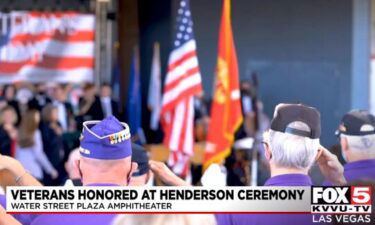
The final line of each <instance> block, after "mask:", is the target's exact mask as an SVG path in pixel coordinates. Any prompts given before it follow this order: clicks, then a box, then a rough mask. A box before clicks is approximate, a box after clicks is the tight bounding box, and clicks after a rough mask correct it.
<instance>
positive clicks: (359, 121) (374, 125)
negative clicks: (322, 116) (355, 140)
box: [336, 109, 375, 136]
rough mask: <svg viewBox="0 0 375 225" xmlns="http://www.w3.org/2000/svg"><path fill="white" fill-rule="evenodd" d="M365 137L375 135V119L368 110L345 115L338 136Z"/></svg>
mask: <svg viewBox="0 0 375 225" xmlns="http://www.w3.org/2000/svg"><path fill="white" fill-rule="evenodd" d="M340 134H346V135H352V136H364V135H369V134H375V117H374V115H372V114H371V113H369V112H368V111H367V110H358V109H356V110H352V111H350V112H348V113H347V114H345V115H344V117H343V118H342V120H341V123H340V126H339V129H338V130H337V131H336V135H340Z"/></svg>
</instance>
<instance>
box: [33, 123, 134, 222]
mask: <svg viewBox="0 0 375 225" xmlns="http://www.w3.org/2000/svg"><path fill="white" fill-rule="evenodd" d="M80 154H81V158H80V160H79V161H78V162H77V169H78V170H79V171H80V173H81V180H82V183H83V185H84V186H127V185H128V184H129V181H130V178H131V176H132V173H133V172H134V171H135V170H136V169H137V164H136V163H132V162H131V155H132V148H131V140H130V130H129V127H128V125H127V124H125V123H121V122H119V121H118V120H117V119H116V118H115V117H113V116H110V117H107V118H106V119H104V120H103V121H86V122H84V123H83V131H82V136H81V145H80ZM114 217H115V215H112V214H93V215H80V214H78V215H67V214H66V215H59V214H55V215H40V216H38V217H37V218H36V219H35V220H34V221H33V223H32V225H46V224H54V225H66V224H85V225H91V224H92V225H94V224H95V225H96V224H103V225H106V224H110V223H111V221H112V220H113V219H114Z"/></svg>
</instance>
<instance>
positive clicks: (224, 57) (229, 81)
mask: <svg viewBox="0 0 375 225" xmlns="http://www.w3.org/2000/svg"><path fill="white" fill-rule="evenodd" d="M219 35H220V36H219V53H218V61H217V68H216V69H217V71H216V81H215V92H214V96H213V101H212V106H211V120H210V125H209V129H208V135H207V145H206V153H205V157H204V164H203V168H207V167H208V166H209V165H210V164H211V163H219V162H221V161H222V160H224V159H225V157H227V156H228V155H229V153H230V149H231V145H232V143H233V139H234V133H235V131H236V130H237V128H238V127H239V126H240V124H241V122H242V112H241V103H240V91H239V78H238V76H239V74H238V65H237V56H236V50H235V47H234V42H233V35H232V27H231V21H230V0H224V6H223V14H222V17H221V25H220V34H219Z"/></svg>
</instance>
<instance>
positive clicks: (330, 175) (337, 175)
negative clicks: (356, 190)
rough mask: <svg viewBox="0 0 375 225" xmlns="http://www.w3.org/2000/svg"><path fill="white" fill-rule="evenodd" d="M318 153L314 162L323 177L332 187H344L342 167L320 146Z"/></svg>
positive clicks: (335, 158)
mask: <svg viewBox="0 0 375 225" xmlns="http://www.w3.org/2000/svg"><path fill="white" fill-rule="evenodd" d="M318 151H319V152H318V155H317V159H316V162H317V163H318V165H319V169H320V171H321V173H322V174H323V176H324V177H325V178H326V179H327V180H328V181H330V182H332V184H334V185H346V183H347V182H346V179H345V177H344V167H343V166H342V165H341V163H340V162H339V160H338V159H337V156H336V155H334V154H332V153H331V152H329V151H328V150H327V149H326V148H324V147H323V146H320V148H319V150H318Z"/></svg>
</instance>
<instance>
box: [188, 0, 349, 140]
mask: <svg viewBox="0 0 375 225" xmlns="http://www.w3.org/2000/svg"><path fill="white" fill-rule="evenodd" d="M221 3H222V1H212V0H191V8H192V15H193V19H194V22H195V27H194V28H195V36H196V40H197V45H198V57H199V62H200V67H201V71H202V76H203V82H204V88H205V91H206V93H207V94H211V93H212V86H213V79H214V72H215V65H216V52H217V37H218V27H219V21H220V14H221ZM352 8H353V6H352V1H350V0H329V1H327V0H283V1H279V0H233V1H232V26H233V33H234V38H235V44H236V47H237V54H238V60H239V67H240V73H241V79H248V78H249V75H250V74H251V73H252V72H254V71H255V72H257V73H258V78H259V83H260V89H259V93H260V97H261V99H262V100H263V102H264V106H265V111H266V113H267V114H268V115H269V116H272V113H273V109H274V107H275V105H276V104H278V103H280V102H301V103H304V104H308V105H312V106H315V107H317V108H318V109H319V110H320V112H321V117H322V138H321V139H322V143H323V144H326V145H328V146H330V145H332V144H335V143H337V141H336V139H335V136H334V131H335V129H336V128H337V125H338V123H339V120H340V118H341V117H342V115H343V114H344V113H345V112H346V111H348V110H349V109H350V107H351V78H352V77H351V74H352V72H351V68H352V65H351V62H352Z"/></svg>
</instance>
